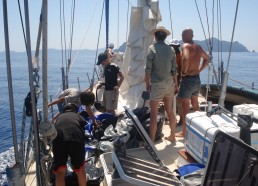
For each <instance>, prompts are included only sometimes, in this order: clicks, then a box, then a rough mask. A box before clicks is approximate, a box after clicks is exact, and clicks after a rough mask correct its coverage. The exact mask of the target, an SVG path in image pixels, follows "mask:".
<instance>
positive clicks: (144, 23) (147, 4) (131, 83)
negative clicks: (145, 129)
mask: <svg viewBox="0 0 258 186" xmlns="http://www.w3.org/2000/svg"><path fill="white" fill-rule="evenodd" d="M159 21H161V15H160V11H159V6H158V1H157V0H138V6H137V7H132V9H131V19H130V30H129V36H128V41H127V46H126V50H125V54H124V63H123V66H122V69H121V70H122V73H123V74H124V77H125V79H124V81H123V83H122V86H121V88H120V95H121V96H120V99H122V100H120V101H121V102H122V103H124V104H125V105H127V106H128V107H129V108H131V109H134V108H139V107H142V106H143V101H144V100H143V99H142V98H141V94H142V92H143V91H144V90H146V88H145V81H144V78H145V65H146V55H147V50H148V47H149V46H150V45H151V44H153V41H154V38H153V36H150V32H151V30H152V29H153V28H156V26H157V23H158V22H159Z"/></svg>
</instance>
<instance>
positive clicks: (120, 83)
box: [118, 71, 124, 88]
mask: <svg viewBox="0 0 258 186" xmlns="http://www.w3.org/2000/svg"><path fill="white" fill-rule="evenodd" d="M118 76H119V77H120V79H119V82H118V88H120V86H121V85H122V83H123V81H124V75H123V74H122V72H121V71H119V73H118Z"/></svg>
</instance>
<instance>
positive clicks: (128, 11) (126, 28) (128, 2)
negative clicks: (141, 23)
mask: <svg viewBox="0 0 258 186" xmlns="http://www.w3.org/2000/svg"><path fill="white" fill-rule="evenodd" d="M129 3H130V1H129V0H127V18H126V35H125V36H126V42H127V41H128V23H129V21H128V20H129Z"/></svg>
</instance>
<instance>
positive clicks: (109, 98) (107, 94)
mask: <svg viewBox="0 0 258 186" xmlns="http://www.w3.org/2000/svg"><path fill="white" fill-rule="evenodd" d="M118 94H119V92H118V91H117V90H105V91H104V96H103V106H104V107H106V109H107V110H116V109H117V102H118Z"/></svg>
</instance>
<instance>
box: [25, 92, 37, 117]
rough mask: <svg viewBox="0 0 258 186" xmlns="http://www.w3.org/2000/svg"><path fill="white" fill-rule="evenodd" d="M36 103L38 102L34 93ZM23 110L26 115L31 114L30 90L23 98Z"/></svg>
mask: <svg viewBox="0 0 258 186" xmlns="http://www.w3.org/2000/svg"><path fill="white" fill-rule="evenodd" d="M35 100H36V104H37V102H38V100H37V97H36V95H35ZM24 105H25V111H26V116H28V117H30V116H32V105H31V94H30V92H29V93H28V94H27V96H26V98H25V99H24Z"/></svg>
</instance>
